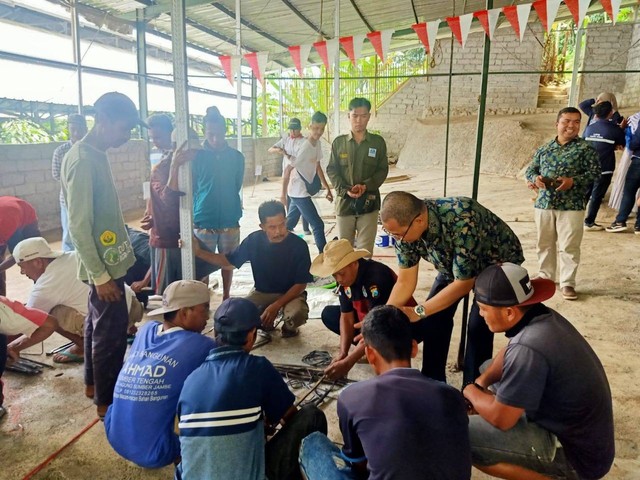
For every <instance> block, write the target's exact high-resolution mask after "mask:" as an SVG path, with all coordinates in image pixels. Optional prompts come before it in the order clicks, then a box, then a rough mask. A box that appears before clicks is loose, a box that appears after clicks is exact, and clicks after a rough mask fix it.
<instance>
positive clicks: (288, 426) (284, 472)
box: [265, 405, 327, 480]
mask: <svg viewBox="0 0 640 480" xmlns="http://www.w3.org/2000/svg"><path fill="white" fill-rule="evenodd" d="M314 432H321V433H322V434H325V435H326V433H327V418H326V417H325V415H324V413H323V412H322V410H320V409H319V408H318V407H316V406H314V405H306V406H304V407H302V408H301V409H300V410H299V411H298V412H297V413H296V414H295V415H294V416H293V417H292V418H291V419H290V420H289V421H287V422H286V423H285V425H284V427H282V429H281V430H280V431H279V432H278V433H277V434H276V435H275V436H274V437H272V438H271V440H269V441H268V442H267V445H266V447H265V469H266V474H267V478H268V479H269V480H298V479H300V478H302V477H301V475H300V465H299V463H298V452H299V451H300V444H301V442H302V439H303V438H305V437H307V436H308V435H310V434H313V433H314Z"/></svg>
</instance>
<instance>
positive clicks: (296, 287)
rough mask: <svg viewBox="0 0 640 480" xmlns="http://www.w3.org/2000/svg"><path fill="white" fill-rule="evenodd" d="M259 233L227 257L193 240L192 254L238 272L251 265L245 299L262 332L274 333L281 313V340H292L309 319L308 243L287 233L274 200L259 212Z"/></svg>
mask: <svg viewBox="0 0 640 480" xmlns="http://www.w3.org/2000/svg"><path fill="white" fill-rule="evenodd" d="M258 217H259V218H260V230H258V231H257V232H253V233H251V234H250V235H249V236H248V237H247V238H245V239H244V240H243V241H242V243H240V245H239V246H238V247H237V248H236V249H235V250H233V251H232V252H230V253H227V254H226V255H223V254H220V253H211V252H209V251H207V250H204V249H202V248H201V247H200V244H199V243H198V241H197V240H195V239H194V254H195V255H196V256H197V257H198V258H201V259H202V260H204V261H206V262H209V263H213V264H214V265H219V266H220V267H236V268H240V267H241V266H242V265H243V264H244V263H245V262H251V271H252V273H253V281H254V282H255V287H254V288H253V290H251V292H249V295H248V296H247V299H248V300H250V301H251V302H253V303H254V304H255V305H256V306H257V307H258V309H259V310H260V318H261V320H262V328H264V329H265V330H267V331H268V330H273V328H274V321H275V319H276V317H277V316H278V313H279V312H280V310H282V311H283V317H282V322H283V326H282V336H283V337H284V338H288V337H295V336H296V335H297V334H298V327H299V326H300V325H303V324H304V323H306V321H307V318H308V316H309V306H308V305H307V292H306V291H305V289H306V288H307V283H308V282H311V281H313V278H312V277H311V275H310V274H309V267H310V266H311V257H310V256H309V247H308V246H307V243H306V242H305V241H304V240H302V239H301V238H300V237H298V236H297V235H295V234H293V233H291V232H289V231H288V230H287V224H286V214H285V211H284V205H283V204H281V203H280V202H277V201H275V200H271V201H268V202H264V203H263V204H261V205H260V207H259V208H258Z"/></svg>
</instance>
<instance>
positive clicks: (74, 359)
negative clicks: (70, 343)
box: [53, 349, 84, 363]
mask: <svg viewBox="0 0 640 480" xmlns="http://www.w3.org/2000/svg"><path fill="white" fill-rule="evenodd" d="M53 362H54V363H82V362H84V356H82V355H76V354H75V353H71V352H70V351H69V349H66V350H62V351H60V352H58V353H56V354H55V355H54V356H53Z"/></svg>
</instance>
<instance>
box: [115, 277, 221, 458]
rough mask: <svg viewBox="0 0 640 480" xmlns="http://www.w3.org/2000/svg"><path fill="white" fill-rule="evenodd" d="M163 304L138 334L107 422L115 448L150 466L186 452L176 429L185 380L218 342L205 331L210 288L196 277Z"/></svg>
mask: <svg viewBox="0 0 640 480" xmlns="http://www.w3.org/2000/svg"><path fill="white" fill-rule="evenodd" d="M162 304H163V305H164V306H163V307H162V308H159V309H157V310H154V311H152V312H149V316H154V315H163V316H164V321H163V322H162V323H160V322H153V321H151V322H147V323H146V324H145V325H144V326H143V327H142V328H141V329H140V330H139V331H138V334H137V335H136V339H135V340H134V342H133V346H132V347H131V351H130V353H129V357H128V359H127V361H126V362H125V364H124V366H123V367H122V370H121V371H120V374H119V375H118V380H117V382H116V386H115V390H114V394H113V404H111V406H110V407H109V410H107V415H106V417H105V420H104V427H105V431H106V433H107V439H108V440H109V443H110V444H111V446H112V447H113V449H114V450H115V451H116V452H118V453H119V454H120V455H122V456H123V457H124V458H126V459H127V460H130V461H132V462H134V463H136V464H137V465H140V466H141V467H145V468H159V467H164V466H165V465H169V464H171V463H173V462H175V461H176V460H177V459H178V458H179V457H180V443H179V440H178V436H177V435H176V434H175V433H174V418H175V413H176V405H177V403H178V396H179V395H180V391H181V390H182V384H183V383H184V380H185V379H186V378H187V377H188V376H189V374H191V372H193V371H194V370H195V369H196V368H197V367H198V366H199V365H200V364H201V363H202V362H203V361H204V359H205V358H206V357H207V355H208V354H209V351H210V350H211V349H212V348H213V347H215V346H216V343H215V342H214V341H213V340H212V339H210V338H208V337H205V336H203V335H201V334H200V333H201V332H202V330H203V329H204V327H205V325H206V324H207V320H208V319H209V289H208V288H207V286H206V285H205V284H204V283H201V282H197V281H195V280H180V281H177V282H173V283H172V284H170V285H169V286H168V287H167V288H166V289H165V291H164V294H163V296H162Z"/></svg>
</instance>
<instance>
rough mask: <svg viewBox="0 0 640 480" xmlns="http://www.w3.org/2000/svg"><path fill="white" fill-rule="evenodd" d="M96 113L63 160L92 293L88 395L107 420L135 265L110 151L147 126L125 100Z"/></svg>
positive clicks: (74, 233)
mask: <svg viewBox="0 0 640 480" xmlns="http://www.w3.org/2000/svg"><path fill="white" fill-rule="evenodd" d="M94 108H95V112H96V115H95V124H94V126H93V128H92V129H91V131H90V132H89V133H88V134H87V135H86V136H85V137H84V138H83V139H82V140H80V141H79V142H77V143H75V144H74V145H73V147H71V150H69V152H68V153H67V155H66V156H65V157H64V160H63V161H62V169H61V182H62V191H63V194H64V198H65V201H66V204H67V209H68V212H69V233H70V235H71V240H72V242H73V245H74V247H75V249H76V251H77V252H78V278H79V279H80V280H82V281H84V282H86V283H88V284H89V287H90V293H89V307H88V314H87V317H86V318H85V328H84V332H85V333H84V337H85V342H84V350H85V352H84V358H85V362H84V366H85V372H84V374H85V375H84V381H85V394H86V395H87V396H88V397H90V398H93V399H94V403H95V404H96V405H97V412H98V415H99V416H101V417H102V416H104V414H105V413H106V410H107V407H108V406H109V405H110V404H111V403H112V401H113V389H114V387H115V382H116V379H117V377H118V373H119V372H120V369H121V368H122V362H123V359H124V354H125V351H126V349H127V324H128V321H129V315H128V311H127V302H126V300H125V295H124V276H125V274H126V273H127V270H128V269H129V267H131V266H132V265H133V264H134V262H135V257H134V255H133V249H132V247H131V242H130V240H129V236H128V234H127V231H126V229H125V226H124V220H123V218H122V211H121V210H120V201H119V199H118V192H117V191H116V187H115V184H114V182H113V177H112V175H111V168H110V166H109V161H108V159H107V154H106V151H107V149H109V148H117V147H120V146H122V145H124V144H125V143H127V142H128V141H129V138H131V130H132V129H133V127H135V126H136V124H138V123H141V122H140V119H139V118H138V112H137V110H136V107H135V105H134V104H133V102H132V101H131V100H130V99H129V98H128V97H127V96H125V95H123V94H121V93H117V92H110V93H106V94H104V95H103V96H101V97H100V98H99V99H98V100H96V103H95V105H94Z"/></svg>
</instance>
